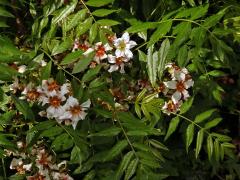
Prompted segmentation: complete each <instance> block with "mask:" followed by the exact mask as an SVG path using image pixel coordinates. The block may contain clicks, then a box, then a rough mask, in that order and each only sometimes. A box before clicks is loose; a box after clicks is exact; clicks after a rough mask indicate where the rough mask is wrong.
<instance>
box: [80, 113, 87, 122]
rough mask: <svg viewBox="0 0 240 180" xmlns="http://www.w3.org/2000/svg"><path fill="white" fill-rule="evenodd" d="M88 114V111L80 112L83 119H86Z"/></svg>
mask: <svg viewBox="0 0 240 180" xmlns="http://www.w3.org/2000/svg"><path fill="white" fill-rule="evenodd" d="M86 115H87V113H85V112H84V111H82V112H81V113H80V114H79V116H80V118H81V119H82V120H84V119H85V117H86Z"/></svg>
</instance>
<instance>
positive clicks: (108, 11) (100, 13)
mask: <svg viewBox="0 0 240 180" xmlns="http://www.w3.org/2000/svg"><path fill="white" fill-rule="evenodd" d="M118 11H119V10H114V9H97V10H96V11H93V12H92V14H93V15H94V16H97V17H104V16H107V15H109V14H112V13H115V12H118Z"/></svg>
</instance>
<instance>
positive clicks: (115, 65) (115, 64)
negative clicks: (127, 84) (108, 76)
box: [108, 55, 129, 73]
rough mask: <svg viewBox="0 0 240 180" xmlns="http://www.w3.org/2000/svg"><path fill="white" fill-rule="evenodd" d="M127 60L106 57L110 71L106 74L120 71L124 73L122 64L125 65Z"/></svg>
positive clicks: (111, 56)
mask: <svg viewBox="0 0 240 180" xmlns="http://www.w3.org/2000/svg"><path fill="white" fill-rule="evenodd" d="M128 61H129V59H127V58H125V57H123V56H121V57H116V56H113V55H108V62H109V63H111V65H110V69H109V70H108V72H113V71H117V70H119V69H120V73H125V71H124V63H127V62H128Z"/></svg>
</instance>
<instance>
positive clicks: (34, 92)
mask: <svg viewBox="0 0 240 180" xmlns="http://www.w3.org/2000/svg"><path fill="white" fill-rule="evenodd" d="M39 96H40V93H39V92H37V90H36V89H32V90H29V91H28V92H27V99H29V100H31V101H35V100H36V99H37V98H38V97H39Z"/></svg>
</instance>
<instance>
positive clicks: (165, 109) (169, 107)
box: [162, 100, 182, 115]
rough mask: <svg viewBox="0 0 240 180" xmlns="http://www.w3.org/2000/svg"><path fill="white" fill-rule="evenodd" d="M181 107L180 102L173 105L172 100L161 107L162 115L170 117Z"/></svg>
mask: <svg viewBox="0 0 240 180" xmlns="http://www.w3.org/2000/svg"><path fill="white" fill-rule="evenodd" d="M181 105H182V101H178V103H176V104H175V103H174V102H173V101H172V100H169V101H168V102H165V103H164V106H163V107H162V111H163V113H165V114H167V115H170V114H171V113H176V112H177V111H179V110H180V106H181Z"/></svg>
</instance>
